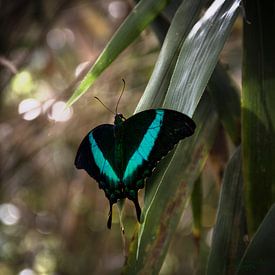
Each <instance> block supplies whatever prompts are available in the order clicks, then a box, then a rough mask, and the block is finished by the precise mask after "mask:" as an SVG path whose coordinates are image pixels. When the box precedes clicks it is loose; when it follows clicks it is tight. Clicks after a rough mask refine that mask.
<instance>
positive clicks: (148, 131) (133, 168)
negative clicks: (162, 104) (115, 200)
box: [123, 109, 195, 185]
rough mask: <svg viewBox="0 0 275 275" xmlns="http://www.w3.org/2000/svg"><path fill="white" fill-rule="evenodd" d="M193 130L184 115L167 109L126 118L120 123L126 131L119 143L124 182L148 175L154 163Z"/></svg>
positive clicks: (131, 182)
mask: <svg viewBox="0 0 275 275" xmlns="http://www.w3.org/2000/svg"><path fill="white" fill-rule="evenodd" d="M194 130H195V123H194V122H193V120H191V119H190V118H189V117H188V116H186V115H184V114H182V113H180V112H177V111H173V110H167V109H152V110H147V111H143V112H140V113H138V114H136V115H134V116H132V117H130V118H129V119H127V120H126V121H125V122H124V124H123V131H124V133H127V134H125V135H124V142H123V144H124V146H125V147H124V148H125V149H124V151H125V152H124V157H125V160H124V163H125V167H124V171H125V172H124V183H125V184H126V185H127V184H134V183H135V182H136V181H138V180H140V179H144V178H145V177H147V176H149V175H150V174H151V172H152V169H153V168H154V167H155V166H156V163H157V162H158V161H159V160H160V159H161V158H162V157H163V156H165V155H166V154H167V153H168V152H169V151H170V150H171V149H172V148H173V147H174V146H175V144H177V143H178V142H179V141H180V140H181V139H183V138H185V137H187V136H190V135H192V134H193V133H194ZM133 141H134V142H133ZM129 146H131V148H130V150H128V148H129Z"/></svg>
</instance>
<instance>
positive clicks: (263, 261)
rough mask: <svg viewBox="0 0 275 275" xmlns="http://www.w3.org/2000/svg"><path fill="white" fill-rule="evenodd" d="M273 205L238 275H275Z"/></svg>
mask: <svg viewBox="0 0 275 275" xmlns="http://www.w3.org/2000/svg"><path fill="white" fill-rule="evenodd" d="M273 236H275V204H273V206H272V207H271V208H270V210H269V212H268V213H267V215H266V217H265V218H264V220H263V222H262V224H261V225H260V227H259V229H258V231H257V232H256V234H255V236H254V238H253V239H252V241H251V243H250V244H249V246H248V247H247V250H246V253H245V255H244V257H243V259H242V261H241V264H240V266H239V268H238V272H237V274H238V275H258V274H266V275H267V274H270V275H271V274H275V265H274V259H275V242H274V238H273Z"/></svg>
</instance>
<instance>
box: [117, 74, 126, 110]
mask: <svg viewBox="0 0 275 275" xmlns="http://www.w3.org/2000/svg"><path fill="white" fill-rule="evenodd" d="M122 81H123V87H122V90H121V93H120V96H119V98H118V101H117V104H116V110H115V113H116V114H117V108H118V104H119V102H120V99H121V97H122V95H123V93H124V89H125V80H124V79H123V78H122Z"/></svg>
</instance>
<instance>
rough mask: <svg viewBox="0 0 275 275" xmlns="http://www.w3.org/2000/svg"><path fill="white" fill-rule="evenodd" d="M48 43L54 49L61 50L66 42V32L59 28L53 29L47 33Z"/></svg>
mask: <svg viewBox="0 0 275 275" xmlns="http://www.w3.org/2000/svg"><path fill="white" fill-rule="evenodd" d="M47 43H48V45H49V47H50V48H52V49H53V50H60V49H62V48H63V47H64V46H65V44H66V34H65V33H64V32H63V30H61V29H59V28H55V29H52V30H50V31H49V32H48V34H47Z"/></svg>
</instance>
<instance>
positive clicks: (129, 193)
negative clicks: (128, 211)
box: [75, 109, 195, 228]
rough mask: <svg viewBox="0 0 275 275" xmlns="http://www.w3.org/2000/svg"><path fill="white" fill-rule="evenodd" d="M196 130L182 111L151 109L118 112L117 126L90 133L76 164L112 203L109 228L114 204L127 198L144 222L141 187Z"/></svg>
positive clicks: (80, 149)
mask: <svg viewBox="0 0 275 275" xmlns="http://www.w3.org/2000/svg"><path fill="white" fill-rule="evenodd" d="M194 130H195V123H194V122H193V120H192V119H190V118H189V117H188V116H186V115H184V114H182V113H180V112H177V111H173V110H168V109H151V110H147V111H143V112H140V113H138V114H136V115H134V116H132V117H130V118H129V119H125V118H124V117H123V115H121V114H116V116H115V121H114V125H112V124H102V125H99V126H97V127H96V128H94V129H93V130H91V131H90V132H89V133H88V134H87V135H86V137H85V138H84V139H83V141H82V142H81V144H80V146H79V149H78V152H77V155H76V159H75V165H76V167H77V168H78V169H85V170H86V171H87V173H88V174H89V175H90V176H91V177H92V178H94V179H95V180H96V181H97V182H98V184H99V188H101V189H103V190H104V192H105V195H106V197H107V198H108V200H109V202H110V214H109V220H108V223H107V225H108V227H109V228H110V227H111V220H112V205H113V204H114V203H116V202H117V201H118V200H120V199H124V198H128V199H130V200H132V201H133V202H134V204H135V207H136V212H137V218H138V220H139V221H140V213H141V210H140V206H139V203H138V190H139V189H141V188H143V187H144V180H145V179H146V178H147V177H149V176H150V175H151V173H152V170H153V169H154V168H155V167H156V164H157V162H159V161H160V160H161V158H162V157H164V156H165V155H166V154H167V153H168V152H169V151H170V150H171V149H172V148H173V147H174V146H175V144H177V143H178V142H179V141H180V140H181V139H183V138H185V137H187V136H190V135H192V134H193V133H194Z"/></svg>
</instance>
